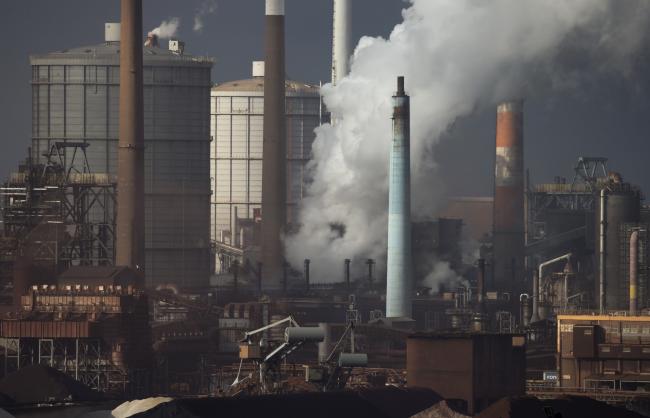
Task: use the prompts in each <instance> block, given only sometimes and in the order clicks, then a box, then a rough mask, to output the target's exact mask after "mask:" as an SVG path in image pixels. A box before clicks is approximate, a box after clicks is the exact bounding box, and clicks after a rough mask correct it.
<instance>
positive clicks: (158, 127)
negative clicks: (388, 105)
mask: <svg viewBox="0 0 650 418" xmlns="http://www.w3.org/2000/svg"><path fill="white" fill-rule="evenodd" d="M106 36H107V37H108V38H107V39H106V41H105V42H104V43H101V44H98V45H92V46H87V47H81V48H73V49H66V50H63V51H58V52H52V53H48V54H44V55H35V56H32V57H31V65H32V98H33V99H32V102H33V106H32V116H33V117H32V120H33V126H32V158H33V159H34V161H35V162H39V163H42V162H44V158H45V157H44V156H43V154H44V153H46V152H47V151H48V149H49V147H50V145H52V144H53V143H54V142H57V141H62V142H83V143H86V144H88V145H89V146H88V149H87V154H88V159H89V165H90V168H91V170H93V172H95V173H108V174H112V175H115V174H116V173H117V149H118V127H119V81H120V80H119V72H120V71H119V70H120V67H119V49H120V43H119V41H116V40H115V39H116V36H117V35H115V30H113V29H111V30H109V29H108V27H107V29H106ZM118 39H119V38H118ZM143 42H144V38H143ZM143 50H144V51H143V52H144V58H143V59H144V138H145V167H144V170H145V174H144V177H145V196H144V199H145V274H146V280H147V285H148V286H155V285H156V284H160V283H175V284H178V285H205V284H207V283H208V280H209V270H210V264H209V261H210V252H209V248H210V246H209V244H210V243H209V229H208V228H209V219H210V212H209V211H210V169H209V162H210V125H209V123H210V122H209V121H210V116H209V115H210V107H209V106H210V87H211V81H210V80H211V68H212V64H213V62H212V60H211V59H209V58H204V57H196V56H190V55H187V54H178V53H175V52H172V51H169V50H167V49H163V48H157V47H144V48H143ZM64 158H67V159H70V158H71V155H66V156H64ZM106 204H107V205H108V207H111V206H112V203H111V202H106ZM97 216H101V214H97ZM113 216H114V214H110V216H109V217H108V221H111V218H112V217H113ZM108 250H109V251H113V248H109V249H108Z"/></svg>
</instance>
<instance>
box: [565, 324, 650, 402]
mask: <svg viewBox="0 0 650 418" xmlns="http://www.w3.org/2000/svg"><path fill="white" fill-rule="evenodd" d="M557 356H558V372H559V377H560V383H559V386H562V387H569V388H585V389H610V390H625V391H636V390H644V388H646V387H647V385H648V384H649V383H650V376H649V374H650V317H648V316H609V315H559V316H558V318H557Z"/></svg>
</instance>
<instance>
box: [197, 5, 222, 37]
mask: <svg viewBox="0 0 650 418" xmlns="http://www.w3.org/2000/svg"><path fill="white" fill-rule="evenodd" d="M216 11H217V2H216V0H205V1H204V2H203V3H201V6H200V7H199V8H198V9H197V10H196V14H195V15H194V32H201V31H203V27H204V26H205V17H206V16H208V15H211V14H213V13H214V12H216Z"/></svg>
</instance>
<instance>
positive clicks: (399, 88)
mask: <svg viewBox="0 0 650 418" xmlns="http://www.w3.org/2000/svg"><path fill="white" fill-rule="evenodd" d="M397 95H398V96H404V95H405V92H404V76H403V75H401V76H399V77H397Z"/></svg>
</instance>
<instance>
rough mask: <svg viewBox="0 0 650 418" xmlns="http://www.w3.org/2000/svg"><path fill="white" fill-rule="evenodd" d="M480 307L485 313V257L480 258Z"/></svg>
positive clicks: (477, 284)
mask: <svg viewBox="0 0 650 418" xmlns="http://www.w3.org/2000/svg"><path fill="white" fill-rule="evenodd" d="M476 287H477V289H476V290H477V296H478V309H479V312H480V313H485V259H483V258H479V259H478V278H477V280H476Z"/></svg>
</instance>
